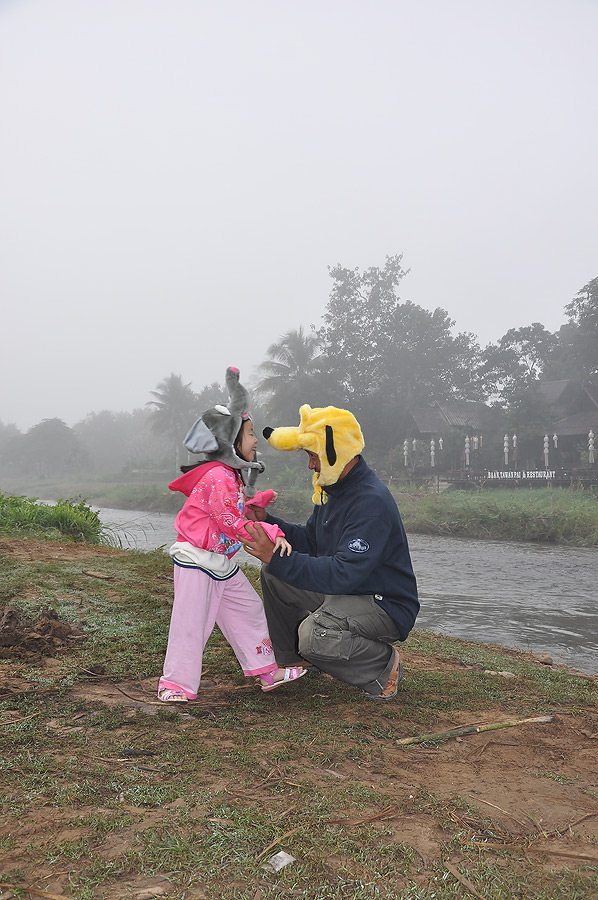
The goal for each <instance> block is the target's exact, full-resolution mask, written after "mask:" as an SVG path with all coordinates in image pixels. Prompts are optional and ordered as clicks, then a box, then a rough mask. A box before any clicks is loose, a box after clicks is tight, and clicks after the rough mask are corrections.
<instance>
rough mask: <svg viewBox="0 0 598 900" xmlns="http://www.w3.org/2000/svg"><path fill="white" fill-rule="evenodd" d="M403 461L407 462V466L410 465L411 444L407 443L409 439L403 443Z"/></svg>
mask: <svg viewBox="0 0 598 900" xmlns="http://www.w3.org/2000/svg"><path fill="white" fill-rule="evenodd" d="M403 459H404V460H405V465H406V466H407V465H409V444H408V443H407V438H405V440H404V441H403Z"/></svg>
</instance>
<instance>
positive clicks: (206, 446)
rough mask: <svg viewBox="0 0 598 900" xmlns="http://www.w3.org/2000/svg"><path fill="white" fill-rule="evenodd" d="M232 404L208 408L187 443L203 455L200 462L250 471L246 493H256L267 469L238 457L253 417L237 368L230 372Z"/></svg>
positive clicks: (229, 384) (188, 436)
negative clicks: (260, 476)
mask: <svg viewBox="0 0 598 900" xmlns="http://www.w3.org/2000/svg"><path fill="white" fill-rule="evenodd" d="M226 388H227V391H228V403H227V405H226V406H224V405H221V404H218V405H216V406H212V407H210V409H207V410H206V411H205V412H204V413H202V415H201V416H200V418H199V419H197V420H196V421H195V422H194V423H193V425H192V426H191V428H190V429H189V433H188V434H187V436H186V438H185V440H184V441H183V444H184V445H185V447H186V448H187V450H189V452H190V453H196V454H198V455H199V456H200V459H199V462H198V463H196V464H200V463H202V462H221V463H224V464H225V465H227V466H230V467H231V468H232V469H244V470H248V472H249V475H248V477H247V484H246V485H245V494H246V496H248V497H251V496H253V495H254V494H255V481H256V478H257V476H258V474H260V473H261V472H263V471H264V470H265V468H266V467H265V466H264V464H263V462H262V461H261V460H258V459H255V460H253V461H249V460H246V459H243V458H242V457H241V456H239V455H238V454H237V450H236V447H235V441H236V439H237V437H238V436H239V432H240V431H241V428H242V426H243V423H244V422H246V421H247V420H248V419H251V416H250V414H249V394H248V393H247V391H246V389H245V388H244V387H243V385H242V384H241V382H240V372H239V370H238V369H237V368H235V367H234V366H229V368H228V369H227V370H226Z"/></svg>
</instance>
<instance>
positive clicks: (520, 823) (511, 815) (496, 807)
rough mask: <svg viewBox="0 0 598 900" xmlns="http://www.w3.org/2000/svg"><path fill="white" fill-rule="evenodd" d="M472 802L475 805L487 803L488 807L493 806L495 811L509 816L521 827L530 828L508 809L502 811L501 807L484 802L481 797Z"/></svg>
mask: <svg viewBox="0 0 598 900" xmlns="http://www.w3.org/2000/svg"><path fill="white" fill-rule="evenodd" d="M472 802H474V803H485V804H486V806H491V807H492V808H493V809H497V810H498V811H499V812H501V813H504V814H505V816H509V818H511V819H513V820H514V821H515V822H517V824H518V825H521V827H522V828H525V829H527V827H528V826H527V825H526V824H525V822H522V821H521V820H520V819H517V818H515V816H514V815H513V813H510V812H507V811H506V809H502V808H501V807H500V806H495V805H494V803H490V802H489V801H488V800H482V798H481V797H476V798H475V800H474V801H472Z"/></svg>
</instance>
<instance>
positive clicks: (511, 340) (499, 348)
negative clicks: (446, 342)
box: [478, 322, 559, 406]
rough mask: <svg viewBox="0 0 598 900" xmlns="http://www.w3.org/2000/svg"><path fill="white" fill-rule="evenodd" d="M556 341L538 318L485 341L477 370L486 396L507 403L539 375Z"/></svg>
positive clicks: (541, 374)
mask: <svg viewBox="0 0 598 900" xmlns="http://www.w3.org/2000/svg"><path fill="white" fill-rule="evenodd" d="M558 343H559V341H558V337H557V336H556V335H555V334H551V332H550V331H547V330H546V328H545V327H544V326H543V325H541V324H540V322H533V323H532V324H531V325H526V326H525V327H523V328H510V329H509V331H507V332H506V334H504V335H503V336H502V337H501V338H500V340H499V341H498V342H497V343H496V344H488V346H487V347H486V348H485V349H484V351H483V354H482V364H481V366H480V369H479V372H478V374H479V378H480V380H481V382H482V384H483V385H484V390H485V392H486V394H487V396H488V397H490V398H491V399H493V400H496V401H499V402H500V403H501V404H502V405H507V406H508V405H509V404H510V403H511V402H512V401H514V399H515V398H516V397H520V396H521V395H522V393H524V392H525V391H526V390H527V389H528V388H529V387H531V386H532V385H534V384H537V383H538V382H539V381H540V380H541V379H542V377H543V375H544V374H545V372H547V371H548V370H549V368H550V366H551V364H552V361H553V359H554V356H555V353H556V352H557V348H558Z"/></svg>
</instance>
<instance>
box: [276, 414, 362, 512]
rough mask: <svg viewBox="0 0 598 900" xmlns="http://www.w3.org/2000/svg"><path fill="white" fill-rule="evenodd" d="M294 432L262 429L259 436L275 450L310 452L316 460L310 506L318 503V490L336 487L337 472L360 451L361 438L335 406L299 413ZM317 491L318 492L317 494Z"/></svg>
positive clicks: (354, 422)
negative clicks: (317, 469)
mask: <svg viewBox="0 0 598 900" xmlns="http://www.w3.org/2000/svg"><path fill="white" fill-rule="evenodd" d="M299 413H300V416H301V421H300V423H299V427H298V428H264V431H263V434H264V437H265V438H266V440H267V441H268V443H269V444H270V446H271V447H274V448H275V449H276V450H310V451H311V452H312V453H316V454H317V455H318V457H319V458H320V472H319V473H318V472H314V475H313V484H314V495H313V497H312V499H313V502H314V503H315V504H316V505H318V506H319V505H321V503H322V491H321V488H322V487H323V486H325V485H328V484H336V482H337V481H338V480H339V477H340V475H341V472H342V471H343V469H344V468H345V466H346V465H347V463H348V462H350V461H351V460H352V459H353V457H354V456H357V454H358V453H361V451H362V450H363V447H364V440H363V434H362V433H361V428H360V427H359V422H358V421H357V419H356V418H355V416H354V415H353V413H350V412H347V410H346V409H337V408H336V406H325V407H323V408H320V409H312V408H311V406H308V404H307V403H306V404H304V405H303V406H302V407H301V409H300V410H299ZM319 489H320V490H319Z"/></svg>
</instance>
